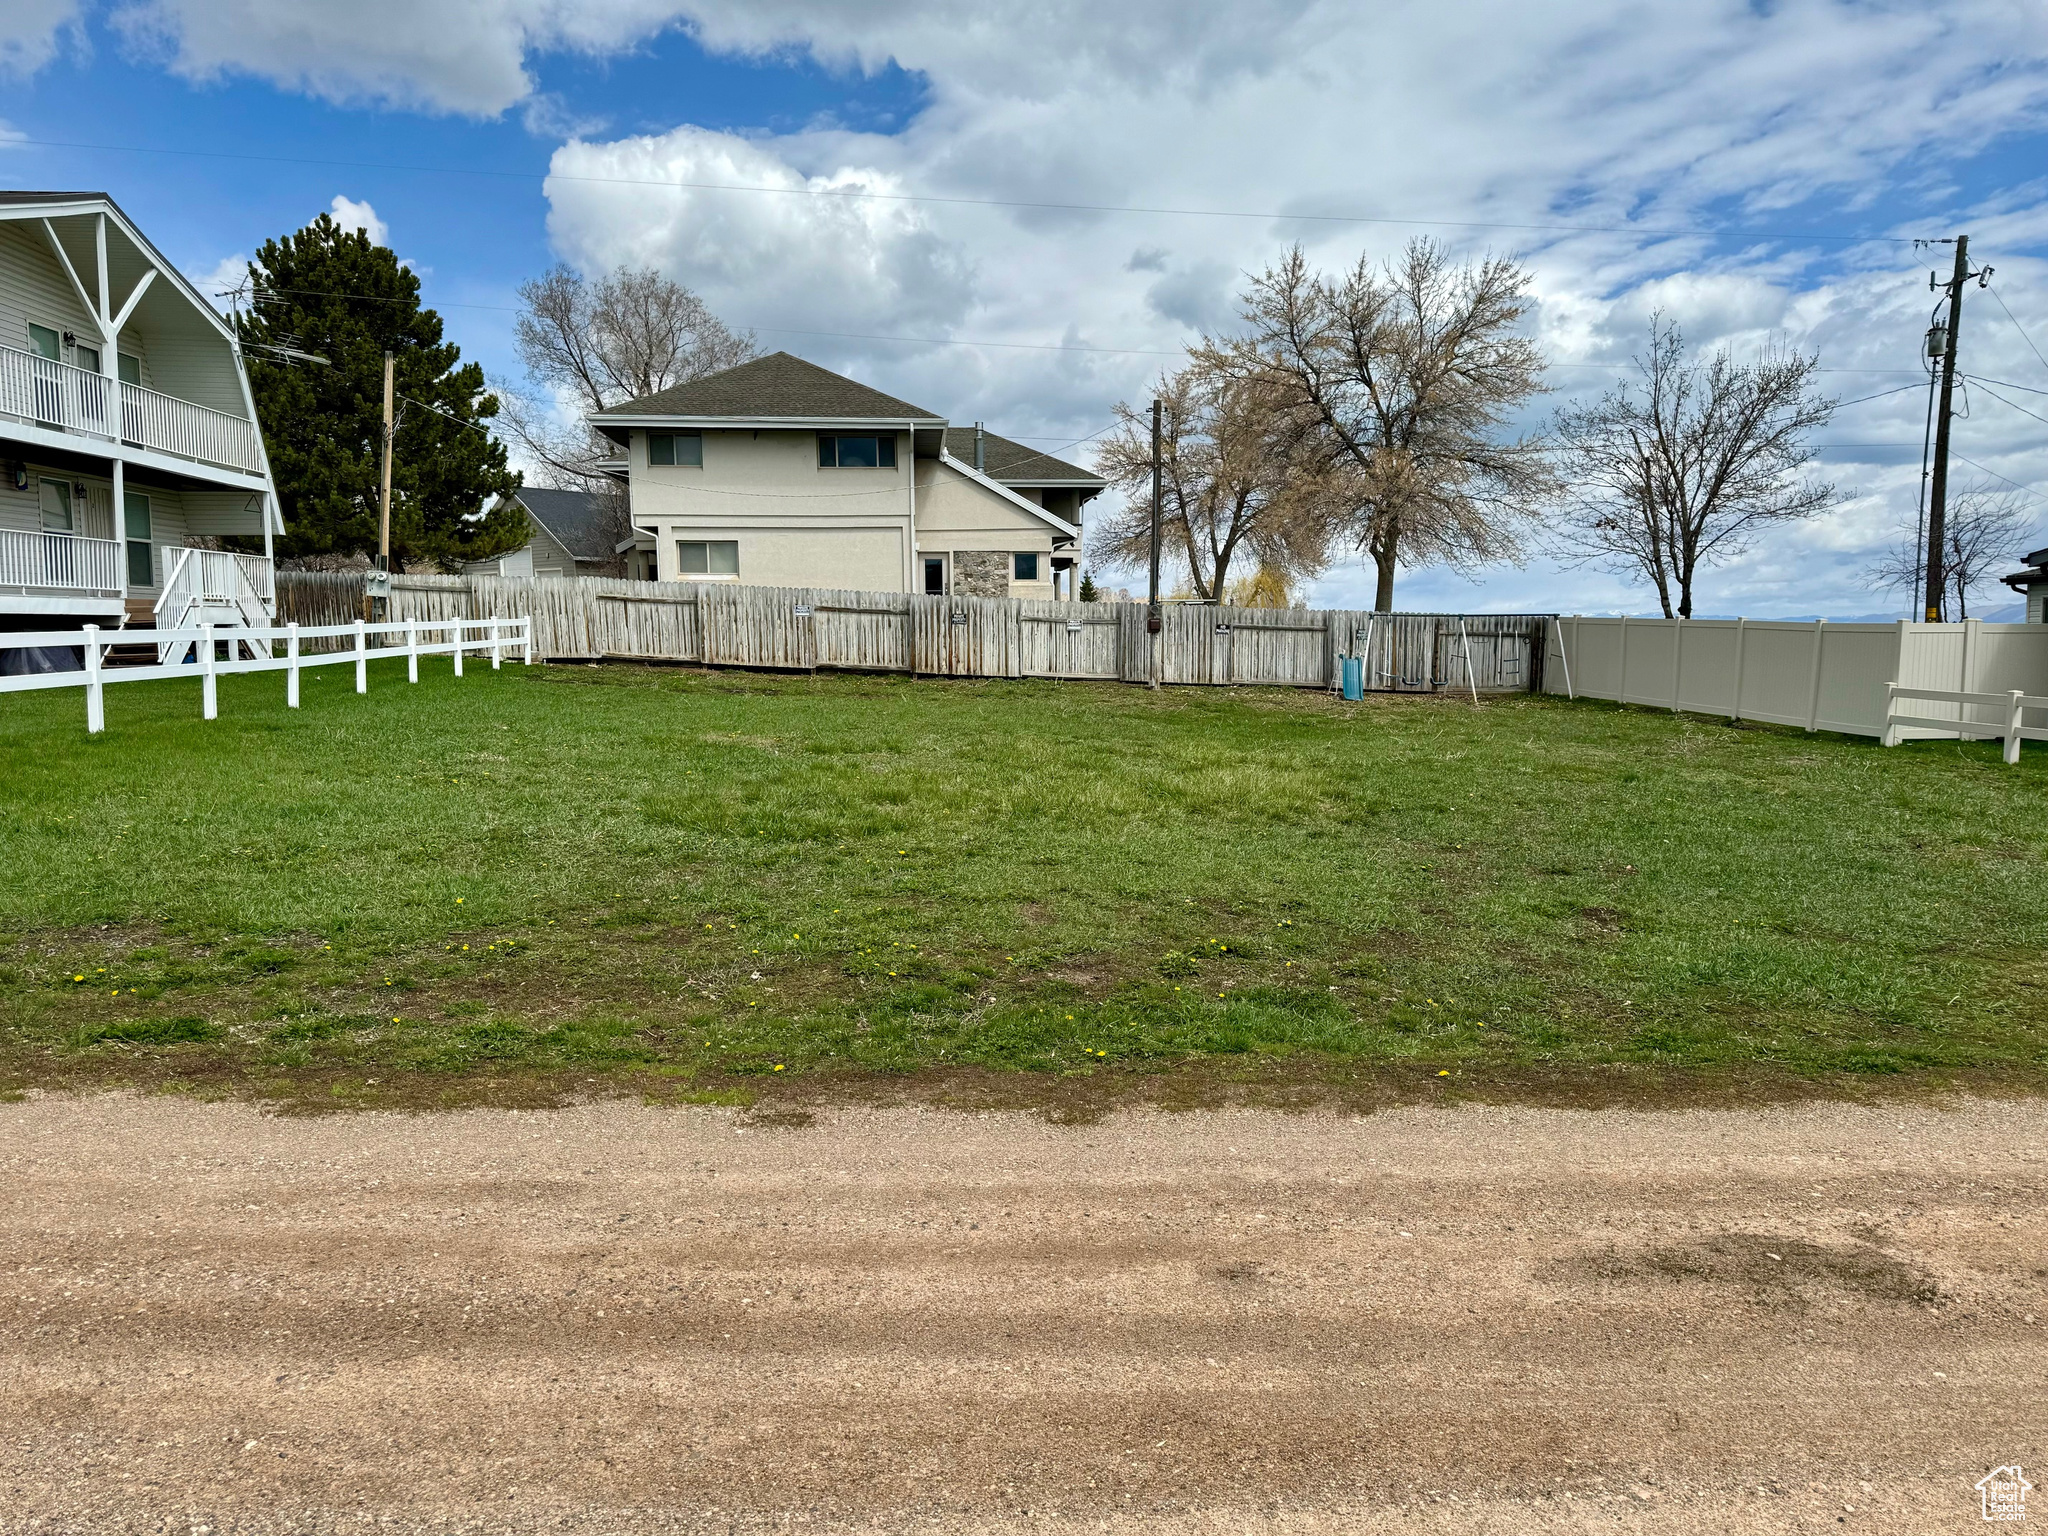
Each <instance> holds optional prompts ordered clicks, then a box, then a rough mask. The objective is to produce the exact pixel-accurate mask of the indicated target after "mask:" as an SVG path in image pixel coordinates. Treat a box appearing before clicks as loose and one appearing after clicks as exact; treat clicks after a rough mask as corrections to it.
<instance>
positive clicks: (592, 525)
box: [513, 486, 619, 560]
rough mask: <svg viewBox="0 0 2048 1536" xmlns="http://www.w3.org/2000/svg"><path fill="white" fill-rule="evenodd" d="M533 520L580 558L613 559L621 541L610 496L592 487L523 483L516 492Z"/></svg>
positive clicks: (563, 546)
mask: <svg viewBox="0 0 2048 1536" xmlns="http://www.w3.org/2000/svg"><path fill="white" fill-rule="evenodd" d="M513 495H515V496H517V497H518V498H519V502H520V504H521V505H522V506H524V507H525V508H526V510H527V511H528V512H529V513H530V514H531V515H532V517H533V520H534V521H535V522H537V523H539V524H540V525H541V527H543V528H545V529H547V531H548V532H549V533H550V534H551V535H553V536H554V540H555V542H556V543H557V544H560V545H561V546H562V548H564V549H566V550H568V551H569V553H570V554H571V555H573V556H575V557H576V558H577V559H578V560H610V559H613V558H614V554H613V550H612V546H613V545H614V544H616V543H617V542H618V538H619V536H618V533H617V531H616V530H615V529H614V528H613V526H612V523H611V518H610V513H609V508H608V507H607V506H606V501H607V498H606V497H603V496H596V495H593V494H591V493H590V492H589V491H549V490H542V489H541V488H539V487H537V486H522V487H521V488H520V489H519V490H517V491H515V492H513Z"/></svg>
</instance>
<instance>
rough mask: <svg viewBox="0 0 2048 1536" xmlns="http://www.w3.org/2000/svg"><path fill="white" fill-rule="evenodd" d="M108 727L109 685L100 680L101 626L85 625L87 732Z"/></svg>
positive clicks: (96, 732)
mask: <svg viewBox="0 0 2048 1536" xmlns="http://www.w3.org/2000/svg"><path fill="white" fill-rule="evenodd" d="M106 728H107V685H106V684H105V683H103V682H101V681H100V627H99V625H97V624H88V625H86V626H85V733H86V735H88V736H97V735H98V734H99V733H100V732H101V731H104V730H105V729H106Z"/></svg>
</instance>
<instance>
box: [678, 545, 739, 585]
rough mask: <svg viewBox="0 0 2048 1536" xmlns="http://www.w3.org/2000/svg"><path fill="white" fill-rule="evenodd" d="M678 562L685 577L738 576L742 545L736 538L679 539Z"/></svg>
mask: <svg viewBox="0 0 2048 1536" xmlns="http://www.w3.org/2000/svg"><path fill="white" fill-rule="evenodd" d="M676 564H677V566H678V567H680V569H681V570H682V573H683V575H684V576H685V577H690V576H713V577H716V576H737V575H739V573H740V546H739V541H738V540H736V539H709V540H704V539H678V540H677V541H676Z"/></svg>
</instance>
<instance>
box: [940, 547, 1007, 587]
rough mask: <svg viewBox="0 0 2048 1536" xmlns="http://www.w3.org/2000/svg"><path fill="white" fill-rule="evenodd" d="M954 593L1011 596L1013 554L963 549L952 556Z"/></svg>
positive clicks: (994, 550)
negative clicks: (1011, 556) (1011, 558)
mask: <svg viewBox="0 0 2048 1536" xmlns="http://www.w3.org/2000/svg"><path fill="white" fill-rule="evenodd" d="M953 595H954V596H956V597H1008V596H1009V595H1010V556H1009V553H1008V552H1007V551H1005V550H996V549H962V550H956V551H955V552H954V555H953Z"/></svg>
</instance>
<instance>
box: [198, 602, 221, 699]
mask: <svg viewBox="0 0 2048 1536" xmlns="http://www.w3.org/2000/svg"><path fill="white" fill-rule="evenodd" d="M199 718H200V719H202V720H218V719H219V718H220V691H219V688H218V686H217V685H216V682H215V679H214V672H213V626H212V625H211V624H202V625H200V626H199Z"/></svg>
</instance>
